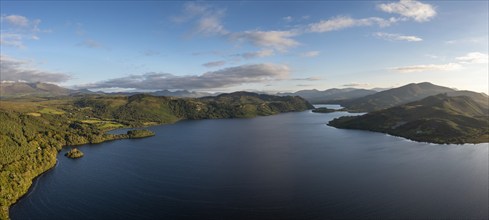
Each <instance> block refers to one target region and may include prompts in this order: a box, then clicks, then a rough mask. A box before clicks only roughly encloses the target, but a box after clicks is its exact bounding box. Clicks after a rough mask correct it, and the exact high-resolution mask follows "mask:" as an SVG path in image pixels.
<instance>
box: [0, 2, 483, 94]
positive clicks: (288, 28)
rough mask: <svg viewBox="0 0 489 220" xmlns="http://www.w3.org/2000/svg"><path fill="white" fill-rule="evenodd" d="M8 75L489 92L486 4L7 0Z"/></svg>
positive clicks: (96, 86)
mask: <svg viewBox="0 0 489 220" xmlns="http://www.w3.org/2000/svg"><path fill="white" fill-rule="evenodd" d="M0 8H1V12H0V16H1V21H0V22H1V28H0V29H1V35H0V37H1V39H0V47H1V48H0V49H1V51H0V53H1V57H0V61H1V62H0V64H1V66H0V67H1V69H0V80H1V81H2V82H6V81H25V82H49V83H55V84H58V85H61V86H65V87H69V88H74V89H90V90H93V91H98V90H103V91H108V92H110V91H155V90H164V89H169V90H181V89H186V90H193V91H206V92H231V91H237V90H247V91H268V92H279V91H282V92H291V91H298V90H304V89H319V90H325V89H328V88H349V87H355V88H366V89H371V88H392V87H398V86H402V85H405V84H408V83H413V82H414V83H417V82H432V83H434V84H437V85H442V86H447V87H451V88H457V89H461V90H472V91H477V92H485V93H489V68H488V65H489V64H488V59H489V58H488V53H489V45H488V44H489V43H488V41H489V37H488V36H489V24H488V21H489V3H488V1H486V0H481V1H415V0H400V1H264V2H261V1H198V2H180V1H167V2H160V1H8V0H7V1H1V2H0Z"/></svg>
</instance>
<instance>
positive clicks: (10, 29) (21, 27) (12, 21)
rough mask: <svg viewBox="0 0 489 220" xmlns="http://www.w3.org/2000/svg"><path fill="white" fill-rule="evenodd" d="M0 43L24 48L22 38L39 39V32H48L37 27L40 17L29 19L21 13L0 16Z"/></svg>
mask: <svg viewBox="0 0 489 220" xmlns="http://www.w3.org/2000/svg"><path fill="white" fill-rule="evenodd" d="M0 23H1V25H0V27H1V35H0V44H1V45H5V46H13V47H17V48H25V45H24V40H26V39H27V40H39V39H40V37H39V34H40V33H46V32H50V30H42V29H40V28H39V25H40V24H41V20H40V19H29V18H27V17H25V16H22V15H2V16H0Z"/></svg>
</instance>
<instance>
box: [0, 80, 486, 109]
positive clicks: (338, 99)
mask: <svg viewBox="0 0 489 220" xmlns="http://www.w3.org/2000/svg"><path fill="white" fill-rule="evenodd" d="M141 93H143V92H116V93H104V92H92V91H90V90H87V89H81V90H73V89H67V88H63V87H60V86H57V85H54V84H48V83H20V82H16V83H5V82H2V83H0V97H2V98H18V97H56V96H69V95H71V96H73V95H86V94H106V95H123V96H130V95H135V94H141ZM257 93H260V92H257ZM261 93H264V92H261ZM440 93H443V94H447V95H448V96H460V95H464V96H468V97H471V98H472V99H473V100H474V101H475V102H478V103H479V104H481V105H488V103H489V97H488V96H487V95H486V94H484V93H476V92H472V91H459V90H455V89H452V88H448V87H443V86H438V85H434V84H431V83H428V82H423V83H411V84H407V85H405V86H401V87H398V88H393V89H387V90H383V91H380V92H378V91H376V90H368V89H356V88H344V89H335V88H334V89H328V90H324V91H320V90H316V89H313V90H300V91H297V92H294V93H277V94H276V95H278V96H300V97H302V98H304V99H306V100H307V101H309V102H310V103H314V104H340V105H342V106H343V107H345V108H346V109H347V110H348V111H351V112H371V111H376V110H381V109H386V108H390V107H393V106H396V105H400V104H405V103H408V102H412V101H417V100H421V99H423V98H426V97H428V96H432V95H437V94H440ZM144 94H149V95H153V96H173V97H189V98H198V97H205V96H216V95H219V93H206V92H196V91H187V90H179V91H169V90H161V91H155V92H144Z"/></svg>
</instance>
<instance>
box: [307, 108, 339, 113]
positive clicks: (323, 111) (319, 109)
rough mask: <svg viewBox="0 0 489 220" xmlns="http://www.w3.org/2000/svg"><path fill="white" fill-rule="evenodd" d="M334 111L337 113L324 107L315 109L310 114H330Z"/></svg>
mask: <svg viewBox="0 0 489 220" xmlns="http://www.w3.org/2000/svg"><path fill="white" fill-rule="evenodd" d="M335 111H337V110H335V109H330V108H326V107H321V108H316V109H313V110H312V112H314V113H331V112H335Z"/></svg>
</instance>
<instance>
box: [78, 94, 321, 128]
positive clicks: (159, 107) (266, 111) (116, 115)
mask: <svg viewBox="0 0 489 220" xmlns="http://www.w3.org/2000/svg"><path fill="white" fill-rule="evenodd" d="M74 106H75V107H77V108H79V109H84V108H87V107H88V108H89V109H91V111H90V112H87V113H86V116H89V117H97V118H113V119H115V120H117V121H124V123H126V124H130V125H133V126H141V125H144V124H145V123H146V124H147V123H156V124H161V123H172V122H175V121H177V120H181V119H207V118H249V117H255V116H258V115H260V116H265V115H273V114H277V113H281V112H290V111H304V110H307V109H312V108H314V107H313V106H312V105H311V104H309V102H307V101H306V100H305V99H303V98H301V97H298V96H272V95H264V94H257V93H251V92H234V93H229V94H221V95H218V96H207V97H202V98H177V97H167V96H152V95H149V94H137V95H132V96H107V95H102V96H85V97H83V98H80V99H77V100H76V101H75V102H74Z"/></svg>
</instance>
